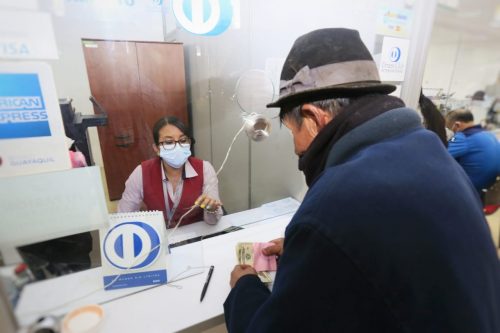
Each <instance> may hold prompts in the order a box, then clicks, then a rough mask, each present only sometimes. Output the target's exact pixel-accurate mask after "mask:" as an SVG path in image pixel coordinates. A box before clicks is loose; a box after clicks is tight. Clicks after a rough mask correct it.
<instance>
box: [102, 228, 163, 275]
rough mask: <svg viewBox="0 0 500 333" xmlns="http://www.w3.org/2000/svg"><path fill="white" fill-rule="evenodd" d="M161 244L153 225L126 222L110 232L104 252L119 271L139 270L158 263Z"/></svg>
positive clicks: (106, 238)
mask: <svg viewBox="0 0 500 333" xmlns="http://www.w3.org/2000/svg"><path fill="white" fill-rule="evenodd" d="M160 244H161V240H160V236H159V234H158V232H157V231H156V230H155V229H154V228H153V227H152V226H151V225H149V224H147V223H144V222H125V223H120V224H118V225H116V226H115V227H113V228H112V229H111V230H109V231H108V233H107V234H106V237H105V238H104V250H103V251H104V256H105V257H106V259H107V260H108V262H109V263H110V264H111V265H113V266H115V267H117V268H119V269H128V268H130V269H139V268H144V267H147V266H149V265H151V264H152V263H154V262H155V261H156V259H157V258H158V255H159V254H160V248H161V246H160ZM153 249H154V250H153Z"/></svg>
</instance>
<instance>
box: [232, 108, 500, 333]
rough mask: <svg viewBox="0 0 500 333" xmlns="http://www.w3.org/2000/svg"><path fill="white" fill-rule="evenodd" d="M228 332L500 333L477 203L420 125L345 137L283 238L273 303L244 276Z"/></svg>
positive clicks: (391, 120) (404, 121)
mask: <svg viewBox="0 0 500 333" xmlns="http://www.w3.org/2000/svg"><path fill="white" fill-rule="evenodd" d="M224 309H225V317H226V323H227V326H228V329H229V332H363V333H365V332H418V333H421V332H464V333H465V332H467V333H470V332H491V333H498V332H500V266H499V260H498V257H497V254H496V250H495V249H494V245H493V243H492V239H491V236H490V233H489V230H488V227H487V224H486V221H485V218H484V216H483V213H482V209H481V206H480V203H479V198H478V195H477V193H476V191H475V190H474V188H473V187H472V185H471V183H470V181H469V180H468V178H467V176H466V175H465V174H464V171H463V170H462V168H461V167H460V166H459V165H458V164H457V163H456V162H455V161H454V160H453V158H452V157H451V156H450V155H449V154H448V152H447V151H446V149H445V148H444V147H443V144H442V143H441V142H440V141H439V139H438V138H437V136H436V135H435V134H433V133H431V132H429V131H427V130H424V129H423V128H421V126H420V120H419V118H418V116H417V114H416V113H415V112H414V111H412V110H409V109H396V110H392V111H389V112H386V113H384V114H382V115H380V116H377V117H376V118H374V119H372V120H370V121H368V122H367V123H365V124H363V125H361V126H360V127H358V128H356V129H354V130H352V131H351V132H349V133H348V134H346V135H345V136H344V137H343V138H342V139H341V140H340V141H339V142H338V143H336V144H335V145H334V147H333V149H332V152H331V153H330V158H329V166H328V167H327V168H326V169H325V170H324V172H323V174H322V175H321V176H320V177H319V179H317V181H316V182H315V183H314V184H312V186H311V187H310V189H309V191H308V193H307V195H306V197H305V198H304V201H303V203H302V205H301V206H300V208H299V210H298V211H297V213H296V214H295V216H294V217H293V219H292V221H291V222H290V224H289V226H288V227H287V229H286V232H285V247H284V254H283V256H282V257H281V258H280V261H279V267H278V272H277V275H276V280H275V283H274V288H273V291H272V293H270V292H269V290H268V289H267V288H266V287H265V286H264V285H263V284H262V283H261V282H260V281H259V280H258V278H257V277H255V276H253V275H252V276H244V277H242V278H241V279H240V280H239V281H238V282H237V284H236V286H235V288H233V290H232V291H231V293H230V294H229V296H228V298H227V300H226V302H225V304H224Z"/></svg>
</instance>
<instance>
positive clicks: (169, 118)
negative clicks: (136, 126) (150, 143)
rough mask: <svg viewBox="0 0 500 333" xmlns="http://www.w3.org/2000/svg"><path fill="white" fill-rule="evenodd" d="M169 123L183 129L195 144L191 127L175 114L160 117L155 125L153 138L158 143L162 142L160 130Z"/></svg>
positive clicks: (180, 129)
mask: <svg viewBox="0 0 500 333" xmlns="http://www.w3.org/2000/svg"><path fill="white" fill-rule="evenodd" d="M167 125H172V126H175V127H177V128H178V129H179V131H181V132H182V133H183V134H184V135H186V136H187V137H189V138H190V139H191V144H194V138H193V135H192V134H191V129H190V128H189V127H187V126H186V125H184V123H183V122H182V121H180V119H179V118H177V117H174V116H166V117H162V118H160V119H159V120H158V121H157V122H156V123H155V124H154V126H153V139H154V142H155V144H156V145H158V144H160V130H161V129H162V128H163V127H165V126H167Z"/></svg>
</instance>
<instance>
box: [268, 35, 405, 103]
mask: <svg viewBox="0 0 500 333" xmlns="http://www.w3.org/2000/svg"><path fill="white" fill-rule="evenodd" d="M394 90H396V87H395V86H394V85H392V84H383V83H381V82H380V77H379V75H378V69H377V66H376V64H375V62H374V61H373V58H372V56H371V54H370V52H369V51H368V49H367V48H366V46H365V44H363V41H362V40H361V38H360V36H359V33H358V31H356V30H350V29H343V28H328V29H320V30H315V31H312V32H309V33H307V34H305V35H303V36H301V37H299V38H298V39H297V40H296V41H295V43H294V44H293V46H292V49H291V50H290V53H289V54H288V57H287V58H286V60H285V64H284V65H283V70H282V71H281V78H280V90H279V99H278V100H277V101H275V102H273V103H270V104H268V105H267V107H271V108H272V107H283V106H296V105H299V104H303V103H306V102H313V101H319V100H323V99H329V98H342V97H355V96H360V95H366V94H370V93H380V94H389V93H391V92H393V91H394Z"/></svg>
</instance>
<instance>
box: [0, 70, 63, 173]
mask: <svg viewBox="0 0 500 333" xmlns="http://www.w3.org/2000/svg"><path fill="white" fill-rule="evenodd" d="M0 161H1V163H0V177H9V176H19V175H27V174H35V173H40V172H49V171H58V170H66V169H70V168H71V163H70V159H69V152H68V147H67V146H66V136H65V134H64V126H63V122H62V117H61V110H60V108H59V103H58V100H57V92H56V89H55V85H54V78H53V75H52V70H51V68H50V66H49V65H47V64H45V63H41V62H14V63H9V62H1V63H0Z"/></svg>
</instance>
